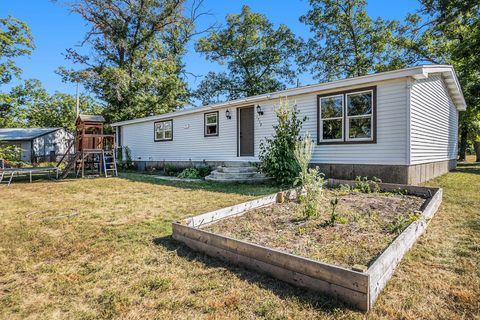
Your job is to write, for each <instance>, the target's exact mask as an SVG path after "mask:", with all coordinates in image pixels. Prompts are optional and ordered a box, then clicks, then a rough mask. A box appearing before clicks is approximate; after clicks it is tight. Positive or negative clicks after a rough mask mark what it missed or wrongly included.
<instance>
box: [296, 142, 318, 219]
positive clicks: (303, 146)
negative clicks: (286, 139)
mask: <svg viewBox="0 0 480 320" xmlns="http://www.w3.org/2000/svg"><path fill="white" fill-rule="evenodd" d="M312 153H313V141H312V139H311V138H310V135H309V134H307V135H306V136H305V138H304V139H302V140H297V142H296V143H295V150H294V155H295V159H296V160H297V163H298V165H299V166H300V173H299V175H298V178H297V180H296V181H295V184H299V185H301V192H300V196H299V201H300V203H301V204H302V205H303V215H304V217H305V218H307V219H309V218H314V217H317V216H318V205H319V201H318V200H319V199H320V197H321V196H322V193H323V185H324V184H325V180H324V176H323V174H321V173H320V172H319V169H318V168H309V167H308V166H309V164H310V160H311V159H312Z"/></svg>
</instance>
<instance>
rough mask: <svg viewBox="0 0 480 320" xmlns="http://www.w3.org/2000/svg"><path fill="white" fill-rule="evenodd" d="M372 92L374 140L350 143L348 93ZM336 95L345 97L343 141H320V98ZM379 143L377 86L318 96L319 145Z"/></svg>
mask: <svg viewBox="0 0 480 320" xmlns="http://www.w3.org/2000/svg"><path fill="white" fill-rule="evenodd" d="M370 90H371V91H372V104H373V105H372V107H373V115H372V135H373V137H372V138H373V139H372V140H359V141H348V140H347V134H348V132H346V131H347V120H348V119H347V101H346V94H348V93H355V92H362V91H370ZM335 95H343V100H344V103H343V108H344V110H343V126H342V130H343V141H331V142H329V141H320V138H321V137H320V98H323V97H329V96H335ZM375 143H377V86H370V87H362V88H356V89H351V90H344V91H335V92H330V93H324V94H319V95H317V145H335V144H375Z"/></svg>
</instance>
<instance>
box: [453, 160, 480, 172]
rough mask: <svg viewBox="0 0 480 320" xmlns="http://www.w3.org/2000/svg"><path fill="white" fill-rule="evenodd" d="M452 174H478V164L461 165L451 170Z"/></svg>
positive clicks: (479, 169) (479, 168) (479, 164)
mask: <svg viewBox="0 0 480 320" xmlns="http://www.w3.org/2000/svg"><path fill="white" fill-rule="evenodd" d="M453 172H461V173H469V174H480V163H479V162H476V163H471V162H469V163H461V164H459V165H458V167H457V168H456V169H455V170H453Z"/></svg>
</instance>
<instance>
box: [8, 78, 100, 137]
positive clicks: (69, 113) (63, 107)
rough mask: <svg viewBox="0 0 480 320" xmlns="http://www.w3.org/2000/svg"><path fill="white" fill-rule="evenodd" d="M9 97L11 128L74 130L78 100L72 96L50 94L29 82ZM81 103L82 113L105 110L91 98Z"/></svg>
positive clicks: (34, 80) (83, 98)
mask: <svg viewBox="0 0 480 320" xmlns="http://www.w3.org/2000/svg"><path fill="white" fill-rule="evenodd" d="M9 97H10V104H9V108H10V110H14V112H12V114H11V117H10V123H9V125H8V126H9V127H63V128H66V129H68V130H71V131H73V129H74V128H75V120H76V97H75V96H73V95H70V94H65V93H60V92H55V93H54V94H53V95H50V94H49V93H48V92H47V91H46V90H45V88H43V86H42V84H41V82H40V81H39V80H36V79H29V80H26V81H25V82H24V83H23V84H21V85H18V86H15V87H13V88H12V89H11V91H10V93H9ZM79 100H80V111H81V112H84V113H89V114H100V113H101V112H102V111H103V107H102V106H101V105H100V104H99V103H98V102H96V101H95V100H94V99H93V98H91V97H89V96H85V95H80V97H79ZM0 125H1V123H0ZM6 126H7V125H6Z"/></svg>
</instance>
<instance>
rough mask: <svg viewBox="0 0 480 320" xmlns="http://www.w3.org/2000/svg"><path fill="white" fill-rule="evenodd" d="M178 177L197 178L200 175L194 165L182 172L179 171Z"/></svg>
mask: <svg viewBox="0 0 480 320" xmlns="http://www.w3.org/2000/svg"><path fill="white" fill-rule="evenodd" d="M178 177H179V178H182V179H199V178H201V177H200V172H199V171H198V169H197V168H195V167H190V168H186V169H184V170H183V171H182V172H180V174H179V175H178Z"/></svg>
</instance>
